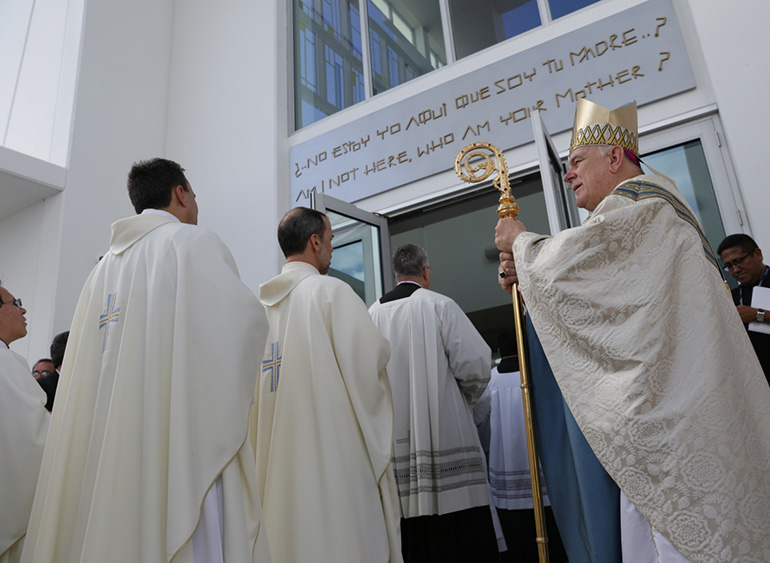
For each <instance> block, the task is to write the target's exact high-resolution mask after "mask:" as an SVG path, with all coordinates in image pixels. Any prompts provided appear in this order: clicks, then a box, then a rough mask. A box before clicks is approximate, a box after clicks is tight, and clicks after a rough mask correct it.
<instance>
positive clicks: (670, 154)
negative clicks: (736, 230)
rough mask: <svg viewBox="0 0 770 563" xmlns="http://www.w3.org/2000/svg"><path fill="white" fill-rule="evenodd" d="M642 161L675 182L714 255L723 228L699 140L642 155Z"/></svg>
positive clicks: (721, 237)
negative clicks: (693, 213) (696, 217)
mask: <svg viewBox="0 0 770 563" xmlns="http://www.w3.org/2000/svg"><path fill="white" fill-rule="evenodd" d="M642 160H643V161H644V163H645V164H649V165H650V166H652V167H653V168H655V169H656V170H660V172H661V173H662V174H665V175H666V176H668V177H669V178H671V179H672V180H674V182H676V187H677V188H679V191H680V192H681V193H682V195H683V196H684V199H685V200H686V201H687V203H689V204H690V207H692V208H693V210H694V211H695V214H696V215H697V216H698V221H700V224H701V226H702V227H703V230H704V231H705V233H706V238H707V239H708V241H709V244H711V248H712V250H714V251H715V252H716V249H717V247H718V246H719V243H720V242H722V239H724V238H725V228H724V226H723V224H722V216H721V214H720V213H719V206H718V204H717V198H716V196H715V195H714V185H713V184H712V183H711V175H710V174H709V169H708V164H707V163H706V155H705V154H704V152H703V146H702V145H701V142H700V140H699V139H696V140H694V141H690V142H689V143H685V144H683V145H678V146H676V147H671V148H669V149H665V150H662V151H659V152H655V153H652V154H649V155H642Z"/></svg>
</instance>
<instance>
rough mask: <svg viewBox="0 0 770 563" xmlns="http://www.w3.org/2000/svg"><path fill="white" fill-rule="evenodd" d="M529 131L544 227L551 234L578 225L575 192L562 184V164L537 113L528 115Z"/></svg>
mask: <svg viewBox="0 0 770 563" xmlns="http://www.w3.org/2000/svg"><path fill="white" fill-rule="evenodd" d="M532 130H533V132H534V134H535V146H536V147H537V158H538V161H539V162H540V179H541V181H542V183H543V195H544V196H545V205H546V209H547V210H548V225H549V227H550V228H551V235H555V234H556V233H558V232H559V231H563V230H564V229H568V228H570V227H576V226H578V225H579V224H580V217H579V215H578V209H577V206H576V205H575V193H574V192H573V191H572V190H571V189H569V188H568V187H567V186H566V185H565V183H564V179H563V178H564V174H565V173H566V172H567V171H566V170H565V169H564V163H563V162H562V160H561V158H560V157H559V152H558V151H557V150H556V146H555V145H554V144H553V140H552V139H551V136H550V135H549V134H548V130H547V129H546V127H545V123H543V120H542V118H541V117H540V113H539V112H533V113H532Z"/></svg>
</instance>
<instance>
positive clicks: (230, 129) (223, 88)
mask: <svg viewBox="0 0 770 563" xmlns="http://www.w3.org/2000/svg"><path fill="white" fill-rule="evenodd" d="M277 16H278V14H277V13H276V3H274V2H264V3H260V2H253V1H249V0H222V1H220V2H216V3H213V2H209V1H207V0H189V1H184V2H178V3H177V5H176V10H175V23H174V44H173V45H174V47H173V55H172V61H173V63H172V67H171V74H170V77H171V81H170V84H171V86H170V91H169V120H168V140H167V145H166V147H167V154H168V156H169V158H172V159H175V160H178V161H179V162H180V163H182V165H183V166H184V167H185V168H186V169H187V170H188V178H189V179H190V182H191V183H192V184H193V187H194V189H195V191H196V194H197V199H198V205H199V208H200V214H199V224H200V225H201V226H203V227H205V228H207V229H209V230H212V231H214V232H216V233H217V234H219V235H220V236H221V237H222V239H223V240H224V241H225V243H226V244H227V245H228V246H229V247H230V249H231V250H232V252H233V255H234V256H235V260H236V262H237V264H238V267H239V269H240V272H241V278H242V279H243V280H244V281H245V282H246V283H247V285H249V286H250V287H251V288H252V290H254V291H258V286H259V284H260V283H262V282H264V281H267V279H269V278H270V277H272V276H274V275H275V274H276V273H277V254H278V246H277V242H276V236H275V229H276V226H277V215H278V213H279V210H278V203H277V197H278V184H279V182H280V180H279V178H281V177H285V173H284V172H279V167H280V168H281V170H282V171H283V170H285V169H286V166H285V164H282V162H283V160H284V159H285V156H281V155H282V154H283V153H285V152H286V151H285V150H283V151H282V150H281V145H280V144H279V141H278V138H279V135H278V123H283V122H285V121H283V120H285V111H281V110H280V108H279V107H278V103H277V99H278V92H279V89H277V88H276V80H277V72H278V70H277V67H278V65H277V61H276V59H275V57H274V56H273V55H274V53H275V52H276V48H277V46H276V41H277V34H278V29H277V27H276V24H275V21H276V18H277ZM281 35H282V36H283V34H281ZM281 66H282V67H283V66H284V65H281ZM282 116H283V117H282ZM279 120H280V121H279ZM282 132H283V130H282ZM282 137H283V138H285V135H282Z"/></svg>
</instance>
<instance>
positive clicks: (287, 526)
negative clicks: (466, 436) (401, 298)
mask: <svg viewBox="0 0 770 563" xmlns="http://www.w3.org/2000/svg"><path fill="white" fill-rule="evenodd" d="M260 299H261V300H262V303H263V304H264V305H265V307H266V310H267V318H268V320H269V322H270V333H269V336H268V341H267V347H266V353H265V357H264V360H263V362H262V371H261V377H260V381H259V385H258V390H257V395H258V402H257V410H256V416H255V417H253V424H254V426H253V431H254V433H253V435H252V439H254V440H256V448H255V451H256V459H257V477H258V483H259V492H260V496H261V498H262V503H263V509H264V519H265V527H266V529H267V535H268V538H269V542H270V551H271V554H272V556H273V559H274V560H275V561H276V562H281V563H316V562H324V563H326V562H330V563H331V562H333V563H362V562H367V563H384V562H387V561H394V562H395V561H401V542H400V537H399V529H398V504H397V503H398V500H397V498H396V487H395V482H394V479H393V470H392V468H391V466H390V457H391V440H392V437H393V403H392V398H391V394H390V387H389V385H388V377H387V374H386V372H385V366H386V365H387V363H388V358H389V357H390V347H389V345H388V342H387V340H385V338H383V336H382V335H381V334H380V333H379V332H378V331H377V329H376V327H375V326H374V324H373V323H372V320H371V319H370V318H369V314H368V313H367V311H366V306H365V305H364V303H363V302H362V301H361V299H360V298H359V297H358V296H357V295H356V294H355V293H354V292H353V290H352V289H351V288H350V286H348V285H347V284H346V283H344V282H342V281H340V280H337V279H334V278H330V277H328V276H322V275H320V274H319V273H318V270H316V269H315V268H314V267H313V266H312V265H310V264H308V263H305V262H289V263H287V264H286V265H284V267H283V270H282V272H281V274H279V275H278V276H277V277H275V278H273V279H272V280H270V281H269V282H267V283H265V284H263V285H262V286H261V287H260Z"/></svg>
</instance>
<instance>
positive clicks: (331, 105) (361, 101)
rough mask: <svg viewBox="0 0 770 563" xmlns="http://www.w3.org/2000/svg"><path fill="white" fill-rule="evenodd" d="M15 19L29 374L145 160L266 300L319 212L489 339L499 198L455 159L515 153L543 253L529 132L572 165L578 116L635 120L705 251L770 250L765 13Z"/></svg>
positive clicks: (14, 248)
mask: <svg viewBox="0 0 770 563" xmlns="http://www.w3.org/2000/svg"><path fill="white" fill-rule="evenodd" d="M0 10H2V11H7V13H2V14H0V49H2V51H3V53H9V55H8V56H4V57H3V60H2V61H0V279H2V280H3V283H4V284H5V285H7V286H8V287H9V288H11V289H12V291H14V293H15V294H16V295H17V296H19V297H21V298H22V299H23V300H24V305H25V307H26V308H27V309H28V311H29V312H28V315H27V317H28V321H29V336H28V337H27V338H26V339H23V340H22V341H19V342H17V343H15V344H14V347H15V349H16V350H17V351H18V352H20V353H22V354H23V355H25V356H27V357H28V359H29V360H30V361H34V360H35V359H36V358H37V357H38V356H45V355H46V351H47V349H48V344H49V343H50V340H51V337H52V336H53V335H54V334H56V333H58V332H61V331H63V330H67V329H68V328H69V323H70V320H71V317H72V314H73V312H74V308H75V304H76V301H77V298H78V295H79V292H80V289H81V287H82V284H83V282H84V281H85V279H86V277H87V275H88V273H89V272H90V270H91V269H92V268H93V266H94V265H95V264H96V262H97V261H98V259H99V257H100V256H101V255H102V254H103V253H104V252H105V251H106V248H107V245H108V239H109V226H110V224H111V223H112V222H113V221H115V220H117V219H119V218H121V217H125V216H127V215H129V214H131V213H132V212H133V211H132V208H131V206H130V203H129V201H128V197H127V194H126V191H125V178H126V174H127V172H128V170H129V168H130V166H131V163H132V162H134V161H136V160H140V159H144V158H149V157H152V156H164V157H167V158H171V159H174V160H177V161H179V162H180V163H181V164H182V165H183V166H184V167H185V168H186V169H187V171H188V177H189V179H190V181H191V183H192V185H193V186H194V188H195V190H196V193H197V194H198V201H199V205H200V210H201V213H200V225H201V226H203V227H205V228H207V229H210V230H212V231H214V232H216V233H218V234H219V235H220V236H221V237H222V238H223V240H224V241H225V242H226V243H227V244H228V246H229V247H230V248H231V249H232V250H233V254H234V255H235V258H236V261H237V263H238V266H239V268H240V270H241V274H242V277H243V279H244V280H245V281H246V283H247V284H248V285H249V286H250V287H252V289H254V290H255V291H256V290H257V289H258V285H259V284H260V283H261V282H263V281H265V280H267V279H269V278H270V277H272V276H273V275H275V273H276V272H277V271H278V269H279V268H280V265H281V263H282V262H283V260H282V256H281V254H280V250H279V249H278V246H277V243H276V239H275V229H276V226H277V222H278V219H279V218H280V217H281V216H282V214H283V213H284V212H285V211H286V210H287V209H289V208H290V207H291V206H293V205H299V204H303V205H305V204H308V203H309V202H310V199H311V197H312V196H311V194H312V193H314V192H315V193H323V194H324V196H332V197H335V198H338V199H341V200H343V201H345V202H348V203H353V204H354V205H356V206H357V207H358V208H359V209H361V210H363V211H366V212H371V213H378V214H380V215H382V216H384V217H385V218H386V219H387V221H386V222H387V223H388V225H389V227H390V236H389V237H388V238H389V241H390V243H391V246H393V247H395V246H397V245H398V244H401V243H402V242H407V241H409V242H415V243H417V244H422V245H423V246H425V247H426V249H427V250H428V254H429V255H430V256H431V260H432V266H433V268H434V284H435V289H436V290H437V291H440V292H442V293H446V294H448V295H450V296H452V297H453V298H454V299H455V300H456V301H457V302H458V303H460V305H461V306H462V307H463V309H464V310H466V312H467V313H468V314H469V316H471V318H472V319H473V320H474V322H476V323H477V326H480V327H482V328H484V327H485V328H486V331H487V333H489V334H491V333H492V332H494V331H496V330H498V329H499V328H500V323H501V322H503V321H496V320H494V319H497V318H498V317H499V316H500V315H499V314H498V313H499V312H500V311H501V310H502V309H501V308H502V307H504V306H505V305H506V303H507V300H506V297H505V296H504V295H502V294H501V292H499V291H496V288H497V286H496V282H495V279H494V273H495V270H496V268H495V262H496V256H495V252H494V250H493V249H490V246H491V245H492V230H493V227H494V222H495V217H496V216H495V211H494V209H495V206H496V196H495V193H494V190H493V188H492V187H491V186H490V185H489V183H480V184H478V185H471V184H467V183H465V182H463V181H461V180H460V179H458V177H457V176H456V174H455V172H454V169H453V165H454V158H455V155H456V154H457V152H458V151H459V150H460V149H461V148H462V147H463V146H465V145H466V144H468V143H470V142H474V141H492V142H494V143H495V144H497V145H498V146H500V148H501V149H503V151H504V152H505V156H506V160H507V162H508V170H509V173H510V177H511V183H512V185H513V194H514V196H515V197H516V198H517V200H518V201H519V202H520V205H521V207H522V214H521V216H520V217H521V219H522V220H523V221H524V222H525V224H527V226H528V227H529V228H530V229H532V230H537V231H540V232H543V231H547V230H548V229H552V228H553V226H552V217H551V215H552V214H553V206H552V205H550V204H549V203H548V201H547V199H548V195H547V194H548V189H547V188H544V184H543V181H542V180H541V176H540V169H541V165H540V162H539V160H538V151H537V147H536V145H535V143H534V142H533V141H532V138H533V134H532V124H531V122H532V120H533V117H532V116H533V114H535V115H540V116H542V118H543V122H544V124H545V125H546V128H547V129H548V130H549V131H550V133H551V137H552V140H553V144H554V146H555V149H556V151H557V152H558V153H559V154H560V155H561V156H562V157H564V156H566V152H567V149H568V146H569V131H568V129H569V126H570V124H571V118H572V115H573V113H574V101H575V99H576V98H577V97H580V96H584V95H585V96H588V97H589V98H590V99H592V100H594V101H597V102H599V103H602V104H603V105H607V106H612V107H615V106H618V105H621V104H622V103H626V102H630V101H633V100H636V101H637V102H638V103H639V126H640V146H641V152H642V154H643V155H646V158H645V160H646V161H647V162H649V164H651V165H652V166H654V167H655V168H656V169H659V170H660V171H661V172H663V173H666V174H669V175H671V176H672V177H674V179H675V180H677V182H678V183H679V185H680V188H681V189H682V190H683V192H685V193H686V194H687V196H688V199H689V200H690V203H691V204H693V206H694V207H696V209H697V210H698V212H699V213H700V215H701V217H700V218H701V221H702V222H703V223H704V226H705V227H706V231H707V234H708V236H709V239H710V241H711V243H712V245H714V246H715V245H716V244H717V243H718V242H719V239H720V238H721V237H722V236H723V235H724V234H730V233H734V232H746V233H748V234H750V235H752V236H753V237H754V238H755V239H756V240H757V242H758V244H759V245H760V247H763V246H764V247H765V248H768V249H770V224H768V222H766V221H763V220H762V216H763V215H764V213H765V209H766V208H767V206H768V204H769V203H770V195H768V192H767V190H766V189H765V187H764V186H763V183H762V181H761V176H762V175H763V171H762V170H761V168H760V165H761V163H762V158H761V154H762V141H761V139H762V138H763V137H762V133H763V129H764V128H766V126H767V125H768V124H770V109H768V107H767V105H765V104H762V103H761V102H759V100H761V96H762V94H763V93H764V92H765V91H766V89H768V88H770V78H769V77H768V73H767V63H766V62H765V53H766V52H767V50H768V49H767V47H769V46H770V45H768V39H767V38H766V34H764V30H763V28H762V27H761V26H762V22H763V20H764V19H765V18H764V15H765V14H767V12H768V8H767V7H766V6H765V4H764V3H762V2H760V0H747V1H746V2H743V3H740V4H738V5H736V6H731V7H730V9H729V10H727V9H726V8H725V6H724V4H723V3H718V2H716V0H645V1H641V0H600V1H596V2H591V1H590V0H582V1H575V2H567V1H564V0H529V1H518V0H508V1H504V0H500V1H489V2H467V1H462V0H432V1H428V0H420V1H419V2H400V1H398V0H367V1H364V0H294V1H293V2H288V1H279V2H247V1H245V0H224V1H222V2H217V3H214V2H206V1H203V0H188V1H185V2H175V1H173V0H152V1H149V0H133V1H131V2H128V1H127V0H110V1H109V2H100V3H88V2H85V1H84V0H46V1H45V2H41V1H39V0H38V1H36V2H35V1H32V0H15V1H14V2H12V3H11V5H9V6H4V7H2V8H0ZM538 109H539V110H541V111H539V112H538V111H537V110H538ZM335 242H336V243H338V245H339V248H338V250H337V251H336V252H335V257H339V258H337V260H339V261H340V263H339V266H338V269H339V270H340V271H341V272H343V274H344V275H349V276H351V277H352V278H356V276H358V273H359V272H358V270H360V269H361V266H360V263H359V262H360V260H358V258H356V256H357V255H358V254H360V252H361V251H360V250H358V249H356V247H355V244H356V243H361V246H362V247H364V248H365V247H366V246H367V240H366V238H365V237H363V238H360V237H359V238H356V237H353V238H351V239H350V240H345V239H344V237H342V240H340V241H338V240H337V238H335ZM357 260H358V261H357ZM347 261H349V262H350V263H347ZM364 269H366V268H364ZM377 275H379V274H377ZM352 283H354V284H355V283H357V282H355V281H352ZM375 291H376V290H375ZM498 294H499V295H498ZM362 296H363V297H364V298H365V299H367V300H369V299H370V298H371V296H370V295H369V296H367V295H366V294H365V293H364V294H362ZM217 298H219V297H218V296H212V299H213V300H214V303H215V302H216V299H217ZM222 298H224V296H222Z"/></svg>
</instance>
